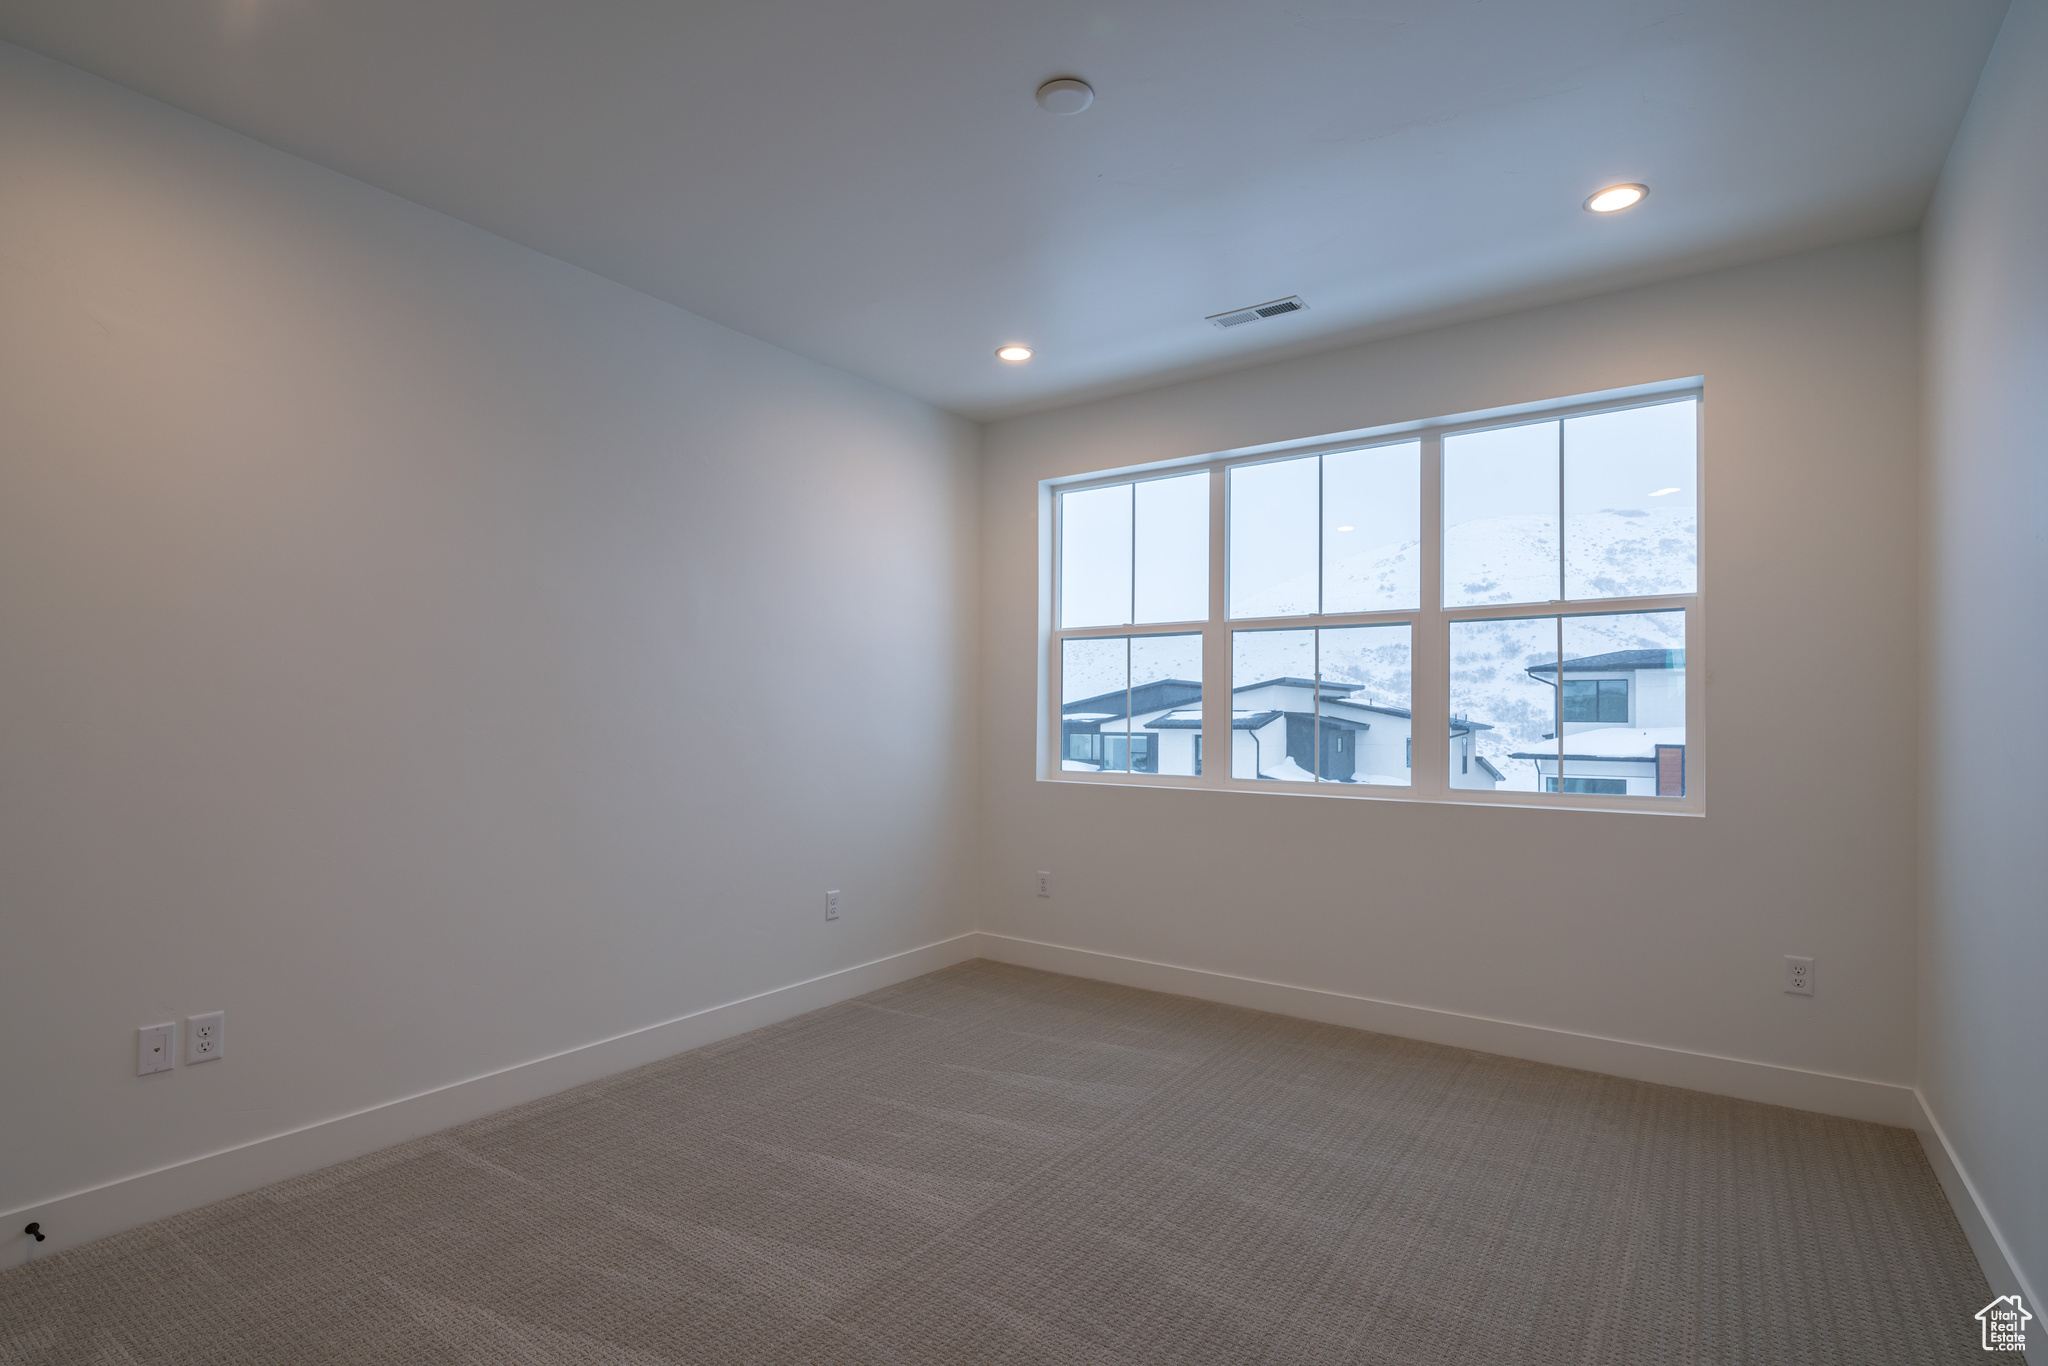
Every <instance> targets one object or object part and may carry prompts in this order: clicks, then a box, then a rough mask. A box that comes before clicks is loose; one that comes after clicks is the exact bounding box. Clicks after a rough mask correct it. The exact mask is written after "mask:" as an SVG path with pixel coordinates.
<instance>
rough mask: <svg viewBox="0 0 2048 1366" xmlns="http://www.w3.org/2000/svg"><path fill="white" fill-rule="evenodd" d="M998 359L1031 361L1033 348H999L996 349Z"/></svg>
mask: <svg viewBox="0 0 2048 1366" xmlns="http://www.w3.org/2000/svg"><path fill="white" fill-rule="evenodd" d="M996 359H997V360H1007V361H1020V360H1030V359H1031V348H1030V347H1028V346H998V347H997V348H996Z"/></svg>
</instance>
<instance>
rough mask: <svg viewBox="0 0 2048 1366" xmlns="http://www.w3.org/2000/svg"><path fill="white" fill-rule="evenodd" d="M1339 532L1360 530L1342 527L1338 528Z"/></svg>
mask: <svg viewBox="0 0 2048 1366" xmlns="http://www.w3.org/2000/svg"><path fill="white" fill-rule="evenodd" d="M1337 530H1339V531H1356V530H1358V528H1357V527H1352V526H1340V527H1338V528H1337Z"/></svg>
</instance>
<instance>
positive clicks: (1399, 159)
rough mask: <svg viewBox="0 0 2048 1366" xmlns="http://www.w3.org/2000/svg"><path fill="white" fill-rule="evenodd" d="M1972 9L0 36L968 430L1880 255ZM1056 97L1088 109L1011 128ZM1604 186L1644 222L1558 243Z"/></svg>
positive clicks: (472, 20) (185, 24)
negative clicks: (1839, 250) (1584, 307)
mask: <svg viewBox="0 0 2048 1366" xmlns="http://www.w3.org/2000/svg"><path fill="white" fill-rule="evenodd" d="M2006 3H2007V0H1690V2H1689V0H1550V2H1549V3H1541V4H1539V3H1529V2H1528V0H1521V2H1519V3H1518V2H1517V0H1266V3H1259V4H1247V3H1244V0H1033V3H1020V0H864V3H848V0H746V3H740V2H739V0H727V3H718V4H711V3H702V2H701V0H699V2H698V3H676V2H675V0H489V3H481V2H480V0H0V37H5V38H7V39H10V40H12V41H14V42H17V43H20V44H22V45H24V46H27V47H30V48H33V49H35V50H37V51H40V52H43V53H46V54H48V55H50V56H52V57H56V58H58V59H59V60H62V61H66V62H70V63H73V64H75V65H77V66H80V67H83V68H85V69H87V70H90V71H93V72H97V73H98V74H100V75H103V76H106V77H109V78H111V79H113V80H115V81H118V82H120V83H122V84H124V85H127V86H131V87H133V88H135V89H137V90H140V91H143V92H145V93H147V94H150V95H154V96H156V97H158V98H160V99H163V100H166V101H168V102H169V103H171V104H175V105H178V106H180V107H182V108H185V109H188V110H191V111H193V112H194V113H197V114H200V115H202V116H204V117H206V118H209V119H212V120H214V121H216V122H218V123H221V124H225V125H227V126H228V127H230V128H234V129H237V130H240V131H241V132H244V133H247V134H249V135H251V136H253V137H256V138H259V139H261V140H263V141H265V142H268V143H271V144H273V145H275V146H278V147H282V148H285V149H286V150H289V151H292V152H295V153H298V154H299V155H301V156H304V157H307V158H310V159H311V160H313V161H316V162H319V163H321V164H323V165H326V166H330V167H333V168H335V169H337V170H340V171H344V172H346V173H348V174H350V175H353V176H356V177H359V178H360V179H362V180H365V181H368V182H369V183H371V184H373V185H377V186H381V187H382V188H384V189H387V190H390V191H393V192H394V193H397V194H400V195H403V196H405V197H407V198H408V199H412V200H416V201H418V202H419V203H421V204H425V205H429V206H431V207H433V208H436V209H440V210H442V211H444V212H446V213H449V214H452V215H454V216H455V217H457V218H461V219H465V220H467V221H468V222H471V223H474V224H477V225H479V226H481V227H484V228H487V229H489V230H491V231H493V232H496V233H499V234H501V235H503V236H505V237H508V238H511V239H512V240H514V241H517V242H522V243H525V244H526V245H528V246H532V247H535V248H538V249H539V250H541V251H544V252H547V253H549V254H551V255H553V256H557V257H560V258H562V259H563V260H566V261H572V262H574V263H576V264H578V265H581V266H584V267H587V268H588V269H590V270H593V271H596V272H597V273H599V274H601V275H605V276H608V277H610V278H611V279H614V280H618V281H621V282H623V283H625V284H628V285H632V286H634V287H635V288H638V289H641V290H644V291H646V292H647V293H650V294H654V295H657V296H659V297H661V298H664V299H667V300H670V301H672V302H674V303H676V304H679V305H681V306H682V307H684V308H687V309H690V310H692V311H694V312H697V313H701V314H703V315H705V316H706V317H709V318H713V319H716V320H718V321H719V322H722V323H726V324H728V325H730V326H732V327H735V328H738V329H740V330H741V331H744V332H748V333H751V334H753V335H754V336H757V337H761V338H764V339H766V340H768V341H771V342H775V343H777V344H779V345H782V346H785V347H788V348H789V349H791V350H793V351H797V352H800V353H802V354H805V355H808V356H813V357H815V358H817V359H819V360H823V361H827V362H830V363H832V364H834V365H837V366H840V367H842V368H844V369H847V370H851V371H853V372H855V373H858V374H862V375H866V376H869V377H871V378H873V379H876V380H879V381H880V382H882V383H884V384H887V385H890V386H892V387H894V388H897V389H901V390H903V391H905V392H908V393H911V394H915V395H917V396H919V397H921V398H925V399H928V400H930V401H931V402H933V403H936V404H939V405H941V406H944V407H947V408H951V409H953V410H955V411H958V412H961V413H965V414H967V415H970V416H976V417H987V416H993V415H998V414H1001V413H1005V412H1012V411H1018V410H1021V409H1023V408H1027V407H1034V406H1043V405H1044V404H1047V403H1050V402H1056V401H1063V400H1067V399H1071V398H1074V397H1078V396H1082V395H1085V394H1089V393H1095V392H1104V391H1107V390H1110V389H1115V388H1128V387H1135V386H1136V385H1138V384H1141V383H1145V382H1148V381H1151V380H1156V379H1159V378H1162V377H1166V376H1169V375H1178V374H1185V373H1191V372H1194V371H1199V370H1202V369H1216V368H1223V367H1226V366H1231V365H1237V364H1244V363H1247V362H1249V361H1252V360H1255V359H1267V358H1270V357H1272V356H1275V355H1277V354H1283V353H1285V352H1287V351H1292V350H1302V349H1313V348H1316V347H1320V346H1326V345H1330V344H1333V343H1334V342H1337V341H1339V340H1341V339H1349V338H1354V337H1359V336H1364V335H1370V334H1372V333H1375V332H1386V331H1391V330H1395V329H1397V328H1399V327H1402V326H1404V325H1414V324H1415V323H1417V322H1418V321H1420V320H1423V319H1432V318H1440V317H1446V316H1456V315H1458V314H1461V313H1464V314H1470V313H1476V312H1482V311H1494V310H1495V309H1498V308H1501V307H1504V306H1507V305H1508V304H1511V303H1513V302H1521V301H1535V300H1537V299H1545V298H1557V297H1563V296H1565V295H1569V294H1580V293H1588V292H1592V291H1595V290H1598V289H1602V288H1608V287H1612V286H1615V285H1618V284H1622V283H1628V282H1633V281H1637V280H1642V279H1646V278H1653V277H1656V276H1663V275H1674V274H1678V273H1682V272H1684V271H1687V270H1691V269H1697V268H1699V267H1701V266H1705V265H1710V264H1715V263H1719V262H1723V261H1731V260H1738V259H1744V258H1753V257H1759V256H1764V255H1769V254H1773V253H1776V252H1779V251H1786V250H1794V249H1798V248H1802V247H1807V246H1816V245H1821V244H1823V243H1827V242H1831V241H1841V240H1847V239H1851V238H1855V237H1861V236H1866V235H1871V234H1875V233H1879V232H1885V231H1890V230H1895V229H1902V228H1907V227H1910V226H1912V225H1914V224H1915V223H1917V222H1918V221H1919V218H1920V214H1921V212H1922V209H1923V207H1924V206H1925V203H1926V200H1927V196H1928V194H1929V192H1930V190H1931V189H1932V186H1933V182H1934V177H1935V174H1936V172H1937V170H1938V169H1939V167H1940V164H1941V160H1942V157H1943V156H1944V154H1945V153H1946V152H1947V150H1948V146H1949V143H1950V141H1951V139H1952V138H1953V136H1954V134H1955V130H1956V127H1957V124H1958V123H1959V122H1960V120H1961V117H1962V113H1963V110H1964V108H1965V106H1966V105H1967V103H1968V100H1969V97H1970V93H1971V90H1972V88H1973V87H1974V85H1975V82H1976V77H1977V73H1978V70H1979V69H1980V67H1981V66H1982V65H1983V62H1984V58H1985V55H1986V54H1987V52H1988V51H1989V50H1990V46H1991V42H1992V39H1993V37H1994V36H1995V33H1996V30H1997V25H1998V22H1999V20H2000V19H2001V18H2002V17H2003V14H2004V11H2005V9H2006ZM1067 74H1073V75H1078V76H1081V77H1083V78H1085V79H1086V80H1088V81H1090V82H1091V83H1093V84H1094V86H1095V88H1096V90H1097V100H1096V103H1095V107H1094V108H1093V109H1091V110H1089V111H1088V112H1086V113H1084V114H1080V115H1077V116H1073V117H1069V118H1061V117H1057V116H1054V115H1051V114H1047V113H1045V112H1043V111H1042V110H1040V109H1039V108H1038V107H1037V105H1036V104H1035V103H1034V102H1033V100H1032V92H1033V90H1034V89H1035V88H1036V87H1037V85H1038V84H1039V83H1040V82H1041V81H1043V80H1045V79H1047V78H1048V77H1051V76H1056V75H1067ZM1617 180H1640V181H1645V182H1647V183H1648V184H1649V185H1650V186H1651V195H1650V198H1649V199H1648V200H1647V201H1646V202H1645V203H1644V204H1643V205H1642V206H1640V207H1639V208H1637V209H1634V210H1631V211H1629V212H1627V213H1624V214H1621V215H1617V216H1615V217H1612V218H1599V217H1595V216H1594V215H1591V214H1588V213H1585V212H1584V211H1582V210H1581V209H1580V207H1579V205H1580V201H1581V200H1582V199H1583V198H1584V197H1585V196H1586V195H1587V194H1588V193H1590V192H1591V191H1592V190H1594V189H1597V188H1599V187H1600V186H1602V185H1605V184H1608V183H1610V182H1613V181H1617ZM1289 294H1300V295H1302V296H1304V297H1305V298H1306V299H1307V301H1308V303H1309V305H1310V311H1309V312H1308V313H1305V314H1298V315H1295V316H1293V317H1289V318H1284V319H1275V320H1271V321H1267V322H1261V323H1255V324H1252V325H1250V326H1246V327H1241V328H1237V329H1233V330H1231V331H1228V332H1220V331H1217V330H1216V329H1214V328H1212V327H1210V326H1208V325H1207V324H1205V323H1204V322H1203V318H1204V316H1205V315H1207V314H1211V313H1219V312H1222V311H1224V310H1226V309H1231V308H1236V307H1240V306H1243V305H1246V304H1253V303H1261V302H1264V301H1265V300H1268V299H1273V298H1277V297H1280V296H1284V295H1289ZM1009 341H1023V342H1026V343H1028V344H1029V345H1031V346H1033V347H1036V348H1037V351H1038V355H1037V358H1036V359H1034V360H1032V361H1031V362H1029V363H1028V364H1026V365H1023V366H1011V365H1004V364H1003V363H1002V362H999V361H997V360H996V359H995V358H994V356H993V351H994V348H995V347H996V346H997V345H999V344H1001V343H1004V342H1009Z"/></svg>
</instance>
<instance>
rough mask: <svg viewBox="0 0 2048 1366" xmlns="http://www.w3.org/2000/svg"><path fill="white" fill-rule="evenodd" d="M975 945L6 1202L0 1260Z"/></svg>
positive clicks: (561, 1085) (955, 944)
mask: <svg viewBox="0 0 2048 1366" xmlns="http://www.w3.org/2000/svg"><path fill="white" fill-rule="evenodd" d="M979 941H980V936H978V935H976V934H973V933H968V934H961V935H955V936H954V937H953V938H951V939H943V940H940V941H939V942H937V943H934V944H926V945H924V946H922V947H920V948H915V949H909V950H906V951H905V952H903V953H897V954H891V955H890V956H888V957H886V958H878V959H876V960H875V961H873V962H871V963H860V964H857V965H855V966H853V967H849V968H841V969H839V970H838V971H836V972H828V973H826V974H824V975H823V976H819V977H813V978H810V979H808V980H806V981H802V982H793V983H791V984H790V985H788V986H784V987H777V988H775V989H773V990H771V991H764V992H761V993H759V994H757V995H754V996H748V997H744V998H742V999H740V1000H737V1001H728V1002H726V1003H725V1004H723V1005H716V1006H710V1007H707V1008H706V1009H703V1010H698V1011H692V1012H691V1013H690V1014H688V1015H683V1016H679V1017H677V1018H676V1019H673V1020H665V1021H663V1022H662V1023H660V1024H654V1025H648V1026H646V1027H644V1028H641V1029H636V1030H633V1031H631V1032H629V1033H625V1034H620V1035H617V1036H615V1037H613V1038H609V1039H600V1040H599V1041H598V1042H596V1043H591V1044H585V1045H583V1046H581V1047H578V1048H572V1049H569V1050H567V1051H565V1052H561V1053H556V1054H553V1055H552V1056H549V1057H545V1058H536V1059H534V1060H533V1061H531V1062H524V1063H519V1064H516V1065H514V1066H512V1067H507V1068H504V1069H502V1070H500V1071H497V1072H490V1073H486V1074H485V1075H483V1076H480V1077H471V1078H469V1079H468V1080H466V1081H459V1082H454V1083H451V1084H450V1085H447V1086H442V1087H438V1088H436V1089H434V1090H432V1091H424V1092H421V1093H420V1094H418V1095H412V1096H405V1097H403V1098H401V1099H398V1100H393V1101H387V1102H385V1103H383V1104H380V1105H375V1106H371V1107H370V1108H368V1109H364V1110H358V1111H356V1112H354V1113H353V1114H346V1115H338V1116H336V1117H335V1118H333V1119H326V1120H321V1121H318V1122H316V1123H313V1124H308V1125H306V1126H305V1127H303V1128H300V1129H293V1130H290V1131H288V1132H286V1133H281V1134H273V1135H270V1136H269V1137H266V1138H260V1139H255V1140H252V1141H250V1142H248V1143H242V1144H238V1145H237V1146H235V1147H232V1148H225V1149H222V1150H221V1151H219V1152H213V1153H208V1154H206V1155H204V1156H201V1157H195V1158H191V1159H189V1160H186V1161H183V1162H176V1163H172V1164H171V1165H169V1166H165V1167H159V1168H157V1169H156V1170H154V1171H147V1172H142V1173H139V1174H137V1175H134V1176H129V1177H123V1178H121V1179H119V1180H115V1181H110V1182H107V1183H106V1184H105V1185H101V1186H94V1187H92V1188H90V1189H87V1190H81V1191H74V1192H72V1193H71V1194H69V1195H60V1196H57V1197H55V1198H54V1199H50V1200H44V1201H40V1202H38V1203H36V1204H33V1205H24V1206H22V1207H21V1208H19V1209H14V1210H8V1211H5V1212H4V1213H0V1220H4V1223H0V1228H4V1230H5V1235H4V1241H0V1265H4V1264H13V1263H17V1262H19V1261H21V1260H23V1259H25V1258H28V1257H35V1256H48V1255H50V1254H51V1253H53V1252H58V1251H62V1250H63V1249H65V1248H70V1247H76V1246H78V1245H79V1244H80V1243H85V1242H89V1241H91V1240H92V1239H94V1238H103V1237H105V1236H106V1235H107V1234H110V1233H119V1232H120V1231H122V1230H123V1229H130V1228H134V1227H136V1226H137V1225H140V1224H146V1223H148V1222H150V1221H151V1220H153V1219H162V1218H165V1217H167V1216H169V1215H173V1214H180V1213H183V1212H184V1211H186V1210H189V1209H197V1208H198V1207H199V1206H201V1205H207V1204H211V1203H213V1202H214V1201H216V1200H224V1199H226V1198H227V1197H228V1196H230V1195H240V1194H241V1193H243V1192H244V1191H251V1190H255V1189H257V1188H259V1187H262V1186H267V1185H269V1184H271V1183H272V1182H273V1181H282V1180H284V1179H286V1178H287V1177H292V1176H299V1175H302V1174H304V1173H306V1172H310V1171H317V1170H318V1169H319V1168H321V1167H325V1166H329V1165H331V1164H333V1163H336V1162H341V1161H345V1160H347V1159H348V1158H352V1157H360V1156H362V1155H363V1154H365V1153H372V1152H375V1151H377V1150H378V1149H379V1148H388V1147H390V1146H391V1145H392V1144H394V1143H403V1142H404V1141H405V1140H407V1139H410V1138H417V1137H419V1136H420V1135H421V1134H428V1133H432V1132H434V1131H435V1130H437V1129H445V1128H447V1127H448V1126H450V1125H452V1124H461V1123H464V1122H465V1121H468V1120H472V1119H479V1118H482V1117H483V1116H484V1115H488V1114H494V1113H496V1112H497V1111H499V1110H504V1109H507V1108H509V1107H511V1106H514V1105H521V1104H524V1103H525V1102H527V1101H529V1100H538V1099H539V1098H540V1097H542V1096H548V1095H553V1094H554V1093H555V1092H557V1091H565V1090H567V1089H568V1088H569V1087H572V1086H580V1085H582V1084H583V1083H584V1082H587V1081H595V1080H597V1079H598V1078H600V1077H607V1076H611V1075H612V1074H614V1073H617V1072H624V1071H626V1070H627V1069H629V1068H634V1067H639V1066H641V1065H643V1064H645V1063H650V1062H656V1061H658V1060H660V1059H662V1058H666V1057H671V1056H673V1055H674V1054H677V1053H682V1052H687V1051H688V1050H690V1049H692V1048H701V1047H702V1046H704V1045H705V1044H708V1043H715V1042H717V1041H718V1040H720V1039H726V1038H731V1037H732V1036H733V1035H735V1034H744V1033H746V1032H747V1031H748V1030H750V1029H759V1028H761V1027H762V1026H763V1025H771V1024H775V1023H777V1022H778V1021H781V1020H786V1019H789V1018H791V1017H792V1016H796V1015H801V1014H803V1013H804V1012H806V1011H811V1010H817V1009H819V1008H820V1007H822V1006H828V1005H834V1004H836V1003H838V1002H840V1001H844V1000H849V999H851V998H852V997H855V996H860V995H863V994H864V993H866V992H870V991H876V990H879V989H880V988H882V987H886V986H890V985H893V984H894V983H897V982H903V981H908V980H909V979H910V978H912V977H921V976H923V975H924V974H925V973H927V972H936V971H938V970H939V969H940V968H946V967H951V966H953V965H954V964H955V963H963V962H965V961H967V960H968V959H970V958H973V957H976V956H978V955H979V953H980V942H979ZM30 1221H34V1222H37V1223H40V1224H41V1225H42V1228H43V1232H44V1234H45V1235H46V1237H47V1241H46V1242H43V1243H40V1244H38V1243H32V1242H31V1241H30V1240H29V1239H28V1238H26V1237H24V1236H23V1234H22V1232H21V1229H22V1226H23V1225H24V1224H26V1223H28V1222H30Z"/></svg>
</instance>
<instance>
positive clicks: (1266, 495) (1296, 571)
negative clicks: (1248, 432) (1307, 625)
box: [1230, 455, 1319, 618]
mask: <svg viewBox="0 0 2048 1366" xmlns="http://www.w3.org/2000/svg"><path fill="white" fill-rule="evenodd" d="M1318 467H1319V462H1318V461H1317V459H1316V457H1315V456H1312V455H1311V456H1304V457H1302V458H1301V459H1299V460H1275V461H1272V462H1269V463H1267V464H1263V465H1237V466H1233V467H1232V469H1231V471H1230V615H1231V616H1232V617H1238V618H1242V617H1290V616H1300V615H1305V614H1307V613H1310V612H1314V611H1315V610H1316V608H1317V587H1318V585H1317V582H1316V580H1317V574H1316V569H1317V563H1316V561H1317V554H1316V527H1317V503H1318V498H1317V493H1318V490H1317V482H1318V481H1317V470H1318Z"/></svg>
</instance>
